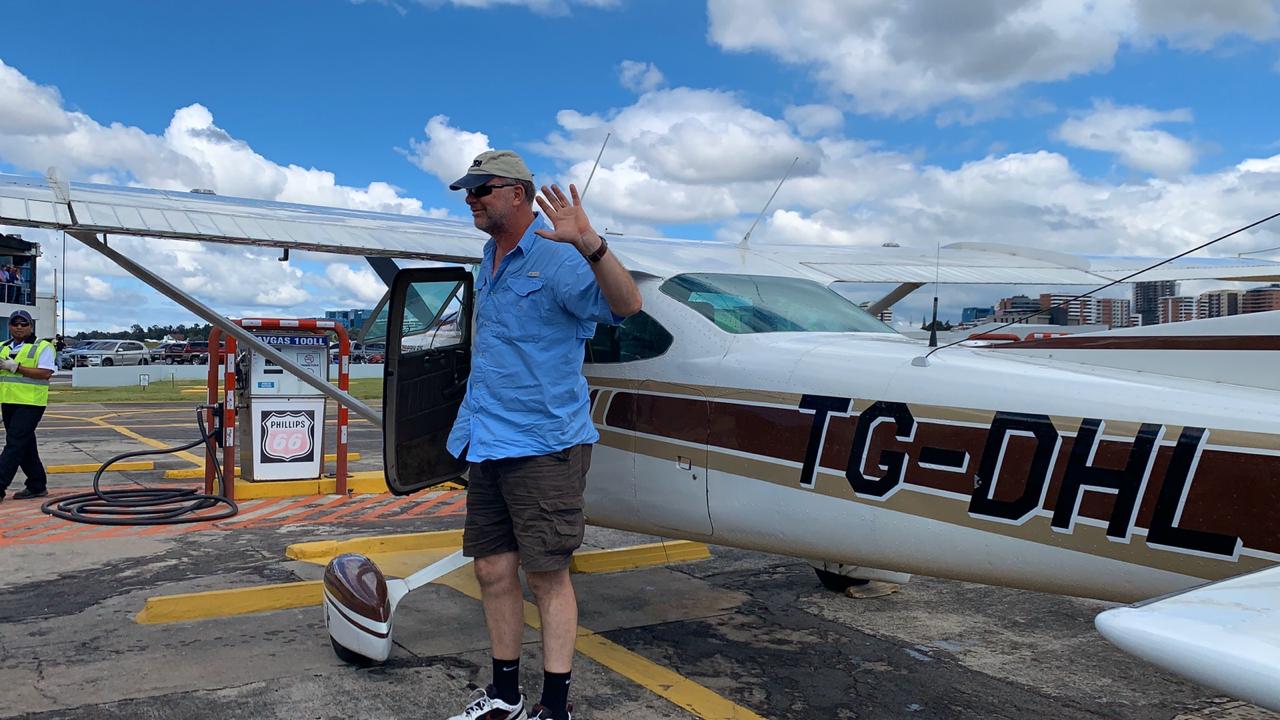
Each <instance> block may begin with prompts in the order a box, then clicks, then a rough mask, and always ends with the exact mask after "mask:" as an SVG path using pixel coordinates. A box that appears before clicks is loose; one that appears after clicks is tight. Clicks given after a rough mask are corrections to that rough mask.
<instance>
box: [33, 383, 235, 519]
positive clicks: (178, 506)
mask: <svg viewBox="0 0 1280 720" xmlns="http://www.w3.org/2000/svg"><path fill="white" fill-rule="evenodd" d="M204 409H206V408H205V407H200V408H196V424H197V425H199V426H200V438H199V439H198V440H193V441H192V442H189V443H187V444H186V445H181V446H179V447H171V448H165V449H163V450H135V451H133V452H127V453H124V454H122V455H117V456H115V457H113V458H111V459H110V460H108V461H106V462H105V463H103V464H102V467H99V468H98V472H96V473H95V474H94V476H93V492H86V493H77V494H75V495H67V496H64V497H57V498H50V499H49V500H48V501H46V502H45V503H44V504H43V505H41V506H40V509H41V510H42V511H43V512H44V513H46V514H48V515H52V516H54V517H58V518H62V519H63V520H71V521H73V522H79V523H88V524H90V525H175V524H178V523H191V522H208V521H210V520H224V519H226V518H229V517H232V516H234V515H235V514H237V513H239V512H240V507H239V506H238V505H236V503H235V501H234V500H232V499H231V498H228V497H225V496H223V495H206V494H204V493H202V492H198V491H196V490H195V489H193V488H149V487H140V488H130V489H128V490H102V489H101V488H100V486H99V483H100V481H101V479H102V473H104V472H106V471H107V468H109V467H111V466H112V465H114V464H115V463H118V462H120V461H121V460H125V459H127V458H132V457H142V456H145V455H165V454H168V453H175V452H182V451H183V450H190V449H191V448H193V447H195V446H197V445H200V444H201V443H205V444H206V446H208V444H209V443H212V442H213V437H212V436H211V435H209V432H208V430H207V429H206V427H205V424H204V415H203V414H202V413H201V411H202V410H204ZM209 447H210V450H213V452H210V456H211V457H212V458H213V470H214V472H215V473H216V474H217V477H218V487H220V488H223V491H224V492H225V491H226V479H225V478H224V477H223V475H222V466H221V464H219V463H218V456H217V452H216V450H215V449H214V448H213V447H211V446H209ZM221 504H225V505H226V506H227V507H226V508H225V509H223V510H220V511H218V512H216V513H206V514H202V515H193V514H192V513H196V512H198V511H200V510H207V509H209V508H211V507H215V506H217V505H221Z"/></svg>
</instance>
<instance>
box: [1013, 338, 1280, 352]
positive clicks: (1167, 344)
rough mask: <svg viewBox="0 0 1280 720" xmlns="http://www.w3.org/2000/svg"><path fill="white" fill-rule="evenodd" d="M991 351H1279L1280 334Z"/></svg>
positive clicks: (1059, 341)
mask: <svg viewBox="0 0 1280 720" xmlns="http://www.w3.org/2000/svg"><path fill="white" fill-rule="evenodd" d="M990 349H992V350H1004V349H1015V350H1021V349H1029V350H1262V351H1274V350H1280V335H1167V336H1151V335H1147V336H1143V335H1134V336H1127V337H1126V336H1112V337H1093V338H1091V337H1087V336H1084V335H1079V336H1075V335H1067V336H1063V337H1054V338H1043V339H1040V340H1022V341H1020V342H1011V343H1004V344H1002V345H992V346H991V348H990Z"/></svg>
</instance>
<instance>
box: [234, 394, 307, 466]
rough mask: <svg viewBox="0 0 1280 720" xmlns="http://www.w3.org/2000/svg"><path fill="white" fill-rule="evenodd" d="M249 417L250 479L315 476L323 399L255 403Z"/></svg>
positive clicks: (256, 401) (293, 399) (259, 401)
mask: <svg viewBox="0 0 1280 720" xmlns="http://www.w3.org/2000/svg"><path fill="white" fill-rule="evenodd" d="M252 414H253V448H252V453H253V454H252V457H253V467H252V477H253V479H254V480H305V479H309V478H314V477H319V475H320V460H321V458H322V457H323V454H324V453H323V451H324V448H323V447H322V445H321V438H322V436H323V431H324V399H323V398H315V399H312V398H305V399H304V398H290V399H287V400H255V401H254V405H253V413H252Z"/></svg>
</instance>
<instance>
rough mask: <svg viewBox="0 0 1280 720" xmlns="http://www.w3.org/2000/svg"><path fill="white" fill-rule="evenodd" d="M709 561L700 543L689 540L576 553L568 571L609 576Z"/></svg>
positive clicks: (706, 550)
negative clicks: (622, 572) (643, 569)
mask: <svg viewBox="0 0 1280 720" xmlns="http://www.w3.org/2000/svg"><path fill="white" fill-rule="evenodd" d="M709 557H711V550H710V549H708V548H707V546H706V545H704V544H703V543H699V542H691V541H689V540H673V541H670V542H660V543H651V544H648V545H634V546H632V547H625V548H617V549H614V550H586V551H582V552H577V553H574V555H573V561H572V562H571V563H570V564H569V570H570V572H576V573H609V572H618V571H619V570H634V569H636V568H642V567H653V566H655V565H667V564H670V563H677V562H689V561H692V560H706V559H707V558H709Z"/></svg>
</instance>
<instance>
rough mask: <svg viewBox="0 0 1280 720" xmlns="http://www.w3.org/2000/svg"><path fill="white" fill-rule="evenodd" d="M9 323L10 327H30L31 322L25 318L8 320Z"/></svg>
mask: <svg viewBox="0 0 1280 720" xmlns="http://www.w3.org/2000/svg"><path fill="white" fill-rule="evenodd" d="M9 325H10V326H12V327H31V323H29V322H27V321H26V320H10V321H9Z"/></svg>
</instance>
